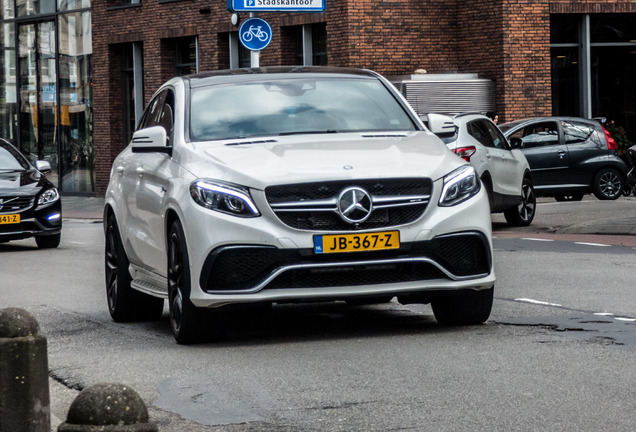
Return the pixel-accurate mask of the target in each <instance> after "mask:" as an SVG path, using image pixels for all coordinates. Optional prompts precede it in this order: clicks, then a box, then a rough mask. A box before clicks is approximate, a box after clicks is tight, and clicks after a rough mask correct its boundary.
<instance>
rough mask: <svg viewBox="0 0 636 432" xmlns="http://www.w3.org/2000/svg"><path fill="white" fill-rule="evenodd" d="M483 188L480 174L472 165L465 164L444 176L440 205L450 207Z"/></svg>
mask: <svg viewBox="0 0 636 432" xmlns="http://www.w3.org/2000/svg"><path fill="white" fill-rule="evenodd" d="M480 189H481V182H480V181H479V176H478V175H477V172H476V171H475V168H473V167H472V165H463V166H461V167H459V168H458V169H456V170H455V171H453V172H451V173H450V174H447V175H446V176H445V177H444V189H443V190H442V194H441V196H440V197H439V205H440V207H450V206H454V205H457V204H459V203H462V202H464V201H466V200H467V199H469V198H471V197H473V196H475V195H477V193H478V192H479V190H480Z"/></svg>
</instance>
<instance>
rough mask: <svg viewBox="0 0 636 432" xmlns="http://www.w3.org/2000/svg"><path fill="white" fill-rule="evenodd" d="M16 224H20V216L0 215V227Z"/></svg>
mask: <svg viewBox="0 0 636 432" xmlns="http://www.w3.org/2000/svg"><path fill="white" fill-rule="evenodd" d="M16 223H20V215H19V214H5V215H0V225H4V224H16Z"/></svg>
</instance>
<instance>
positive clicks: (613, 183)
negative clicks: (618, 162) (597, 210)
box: [592, 168, 623, 200]
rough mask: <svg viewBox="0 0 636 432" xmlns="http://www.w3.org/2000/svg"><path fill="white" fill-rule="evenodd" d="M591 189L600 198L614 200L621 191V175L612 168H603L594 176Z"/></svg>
mask: <svg viewBox="0 0 636 432" xmlns="http://www.w3.org/2000/svg"><path fill="white" fill-rule="evenodd" d="M592 191H593V192H594V195H595V196H596V198H598V199H600V200H615V199H617V198H618V197H620V196H621V194H622V192H623V176H622V175H621V173H619V172H618V171H617V170H615V169H614V168H603V169H601V170H600V171H599V172H597V173H596V175H595V176H594V180H593V183H592Z"/></svg>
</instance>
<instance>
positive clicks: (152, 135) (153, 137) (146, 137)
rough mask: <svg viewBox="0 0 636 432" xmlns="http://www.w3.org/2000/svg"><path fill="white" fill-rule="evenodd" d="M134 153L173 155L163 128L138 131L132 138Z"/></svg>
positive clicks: (153, 127)
mask: <svg viewBox="0 0 636 432" xmlns="http://www.w3.org/2000/svg"><path fill="white" fill-rule="evenodd" d="M131 142H132V152H133V153H167V154H172V147H170V146H168V145H167V144H168V135H167V133H166V130H165V129H164V128H163V126H152V127H149V128H146V129H141V130H138V131H137V132H135V133H134V134H133V137H132V141H131Z"/></svg>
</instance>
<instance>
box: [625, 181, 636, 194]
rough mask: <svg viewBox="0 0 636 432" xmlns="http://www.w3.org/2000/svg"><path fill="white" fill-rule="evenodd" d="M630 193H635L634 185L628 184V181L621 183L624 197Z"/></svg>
mask: <svg viewBox="0 0 636 432" xmlns="http://www.w3.org/2000/svg"><path fill="white" fill-rule="evenodd" d="M632 193H636V189H635V188H634V186H632V185H630V184H629V183H625V184H624V185H623V195H625V196H626V197H628V196H630V195H631V194H632Z"/></svg>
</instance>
